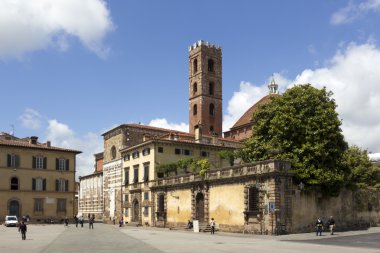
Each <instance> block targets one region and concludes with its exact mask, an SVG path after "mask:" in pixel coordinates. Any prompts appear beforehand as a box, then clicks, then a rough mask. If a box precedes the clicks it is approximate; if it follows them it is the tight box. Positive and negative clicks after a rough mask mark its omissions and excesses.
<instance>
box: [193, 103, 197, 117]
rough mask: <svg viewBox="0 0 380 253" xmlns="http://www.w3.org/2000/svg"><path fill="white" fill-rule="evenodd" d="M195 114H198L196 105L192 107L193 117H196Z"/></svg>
mask: <svg viewBox="0 0 380 253" xmlns="http://www.w3.org/2000/svg"><path fill="white" fill-rule="evenodd" d="M197 113H198V108H197V105H196V104H195V105H194V106H193V115H197Z"/></svg>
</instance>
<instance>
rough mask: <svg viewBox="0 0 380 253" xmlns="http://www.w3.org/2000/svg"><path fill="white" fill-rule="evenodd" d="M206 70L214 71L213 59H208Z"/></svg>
mask: <svg viewBox="0 0 380 253" xmlns="http://www.w3.org/2000/svg"><path fill="white" fill-rule="evenodd" d="M208 71H209V72H214V61H213V60H212V59H208Z"/></svg>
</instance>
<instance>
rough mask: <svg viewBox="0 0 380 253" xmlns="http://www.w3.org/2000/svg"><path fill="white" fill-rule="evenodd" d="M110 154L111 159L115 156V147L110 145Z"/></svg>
mask: <svg viewBox="0 0 380 253" xmlns="http://www.w3.org/2000/svg"><path fill="white" fill-rule="evenodd" d="M111 156H112V159H115V158H116V147H115V146H112V148H111Z"/></svg>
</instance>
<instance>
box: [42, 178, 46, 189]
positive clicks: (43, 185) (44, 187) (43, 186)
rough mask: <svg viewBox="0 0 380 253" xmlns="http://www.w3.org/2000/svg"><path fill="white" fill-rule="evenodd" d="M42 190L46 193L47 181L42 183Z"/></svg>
mask: <svg viewBox="0 0 380 253" xmlns="http://www.w3.org/2000/svg"><path fill="white" fill-rule="evenodd" d="M42 190H44V191H46V179H44V180H43V181H42Z"/></svg>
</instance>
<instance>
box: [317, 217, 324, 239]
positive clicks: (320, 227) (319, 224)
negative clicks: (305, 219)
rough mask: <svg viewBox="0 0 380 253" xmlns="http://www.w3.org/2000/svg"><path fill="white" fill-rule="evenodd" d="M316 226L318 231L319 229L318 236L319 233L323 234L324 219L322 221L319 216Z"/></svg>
mask: <svg viewBox="0 0 380 253" xmlns="http://www.w3.org/2000/svg"><path fill="white" fill-rule="evenodd" d="M315 228H316V231H317V236H318V234H319V236H322V230H323V221H322V219H321V218H318V219H317V222H315Z"/></svg>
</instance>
